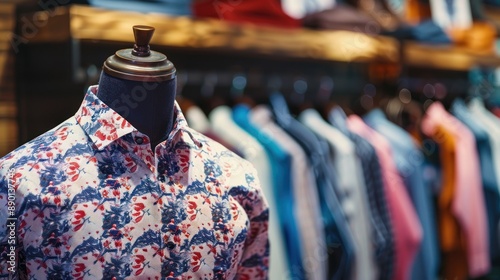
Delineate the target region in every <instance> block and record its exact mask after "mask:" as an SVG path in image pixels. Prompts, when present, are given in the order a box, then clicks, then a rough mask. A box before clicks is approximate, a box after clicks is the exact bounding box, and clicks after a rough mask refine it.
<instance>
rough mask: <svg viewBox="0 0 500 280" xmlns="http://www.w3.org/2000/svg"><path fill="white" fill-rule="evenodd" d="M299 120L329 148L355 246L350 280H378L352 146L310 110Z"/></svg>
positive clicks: (361, 182) (362, 186)
mask: <svg viewBox="0 0 500 280" xmlns="http://www.w3.org/2000/svg"><path fill="white" fill-rule="evenodd" d="M299 119H300V121H301V122H303V123H304V124H305V125H306V126H307V127H309V128H311V129H312V130H313V131H314V132H315V133H316V134H317V135H319V136H320V137H323V138H324V139H326V140H327V141H328V143H329V144H330V146H331V147H332V151H331V156H332V160H333V166H334V168H335V170H337V171H338V178H339V179H338V185H339V188H340V190H341V192H342V194H343V200H342V201H341V203H342V208H343V209H344V213H345V215H346V217H347V221H348V225H349V227H350V230H351V232H352V235H353V240H354V243H355V247H354V251H355V256H356V259H355V261H354V265H353V266H354V269H353V275H352V277H351V279H360V280H361V279H363V280H368V279H378V271H377V266H376V260H375V257H376V255H375V252H374V250H373V246H372V244H371V241H372V232H373V230H372V228H371V223H370V213H369V209H368V205H369V204H368V199H367V196H366V187H365V182H364V178H363V173H362V169H361V163H360V162H359V160H358V158H357V157H356V153H355V148H354V143H352V142H351V140H349V138H347V137H346V136H345V135H343V134H342V133H341V132H340V131H338V130H337V129H336V128H334V127H332V126H331V125H330V124H328V123H327V122H326V121H324V120H323V118H322V117H321V115H320V114H319V113H318V112H317V111H315V110H314V109H307V110H305V111H303V112H302V113H301V114H300V116H299Z"/></svg>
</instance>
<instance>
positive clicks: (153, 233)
mask: <svg viewBox="0 0 500 280" xmlns="http://www.w3.org/2000/svg"><path fill="white" fill-rule="evenodd" d="M97 90H98V88H97V87H96V86H94V87H91V88H90V89H89V91H88V92H87V94H86V96H85V99H84V101H83V103H82V105H81V107H80V109H79V110H78V112H77V113H76V115H75V116H73V117H71V118H69V119H68V120H67V121H65V122H64V123H62V124H61V125H59V126H57V127H56V128H54V129H52V130H50V131H48V132H47V133H45V134H43V135H41V136H39V137H37V138H35V139H34V140H32V141H30V142H28V143H27V144H25V145H23V146H21V147H19V148H18V149H16V150H15V151H13V152H12V153H10V154H8V155H7V156H5V157H4V158H3V159H1V160H0V205H1V207H0V240H1V251H2V253H3V252H6V251H8V250H10V248H9V246H10V245H9V244H8V240H9V236H10V232H9V231H8V229H7V228H6V225H7V222H8V221H10V219H11V218H15V219H16V222H17V231H16V237H17V238H16V242H17V244H16V246H17V250H18V252H19V254H18V260H24V261H25V262H19V265H18V267H17V272H18V273H19V274H20V277H21V279H23V278H22V277H29V278H30V279H58V278H61V279H69V278H80V277H82V278H92V279H125V278H134V279H138V278H141V279H146V278H151V279H153V278H163V279H175V278H186V279H187V278H193V279H200V278H210V279H232V278H234V277H239V278H246V279H266V278H267V270H268V267H267V263H268V254H269V248H268V237H267V220H268V209H267V203H266V201H265V199H264V197H263V195H262V191H261V190H260V186H259V181H258V179H257V177H256V172H255V169H254V168H253V167H252V166H251V165H250V164H249V163H248V162H247V161H245V160H242V159H241V158H239V157H238V156H236V155H235V154H234V153H232V152H230V151H228V150H227V149H225V148H224V147H223V146H221V145H219V144H218V143H216V142H214V141H212V140H210V139H208V138H206V137H204V136H203V135H201V134H199V133H198V132H196V131H194V130H192V129H191V128H189V127H188V126H187V125H186V121H185V119H184V116H183V115H182V113H181V111H180V109H179V107H178V105H177V104H176V105H175V108H174V112H175V113H174V117H175V122H174V125H173V129H172V132H171V133H170V134H169V136H168V138H167V140H165V141H163V142H162V143H160V144H158V145H157V146H156V147H155V149H154V151H152V150H151V147H150V142H149V138H148V137H147V136H146V135H144V134H142V133H140V132H139V131H137V130H136V129H135V128H134V127H133V126H132V125H131V124H130V123H128V122H127V121H126V120H125V119H124V118H122V117H121V116H120V115H119V114H118V113H116V112H115V111H113V110H112V109H110V108H109V107H107V106H106V105H105V104H104V103H103V102H102V101H100V100H99V99H98V98H97ZM12 190H15V202H16V203H15V210H14V211H12V212H8V211H7V209H8V208H7V205H8V201H9V200H8V199H9V195H11V191H12ZM0 264H1V268H0V273H1V275H2V276H5V275H6V274H8V271H7V269H8V263H7V262H6V260H5V259H2V261H1V263H0ZM22 274H27V275H24V276H23V275H22Z"/></svg>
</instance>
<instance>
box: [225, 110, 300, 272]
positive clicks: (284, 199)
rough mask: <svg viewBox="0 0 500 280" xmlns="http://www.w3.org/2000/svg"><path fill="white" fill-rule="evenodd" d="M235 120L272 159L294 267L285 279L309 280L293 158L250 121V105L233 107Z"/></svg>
mask: <svg viewBox="0 0 500 280" xmlns="http://www.w3.org/2000/svg"><path fill="white" fill-rule="evenodd" d="M233 119H234V122H235V123H237V124H238V125H239V126H240V127H241V128H243V129H244V130H246V131H247V132H248V133H250V134H251V135H253V136H254V137H255V138H256V139H257V140H258V141H259V143H260V144H261V145H262V146H263V147H264V148H265V149H266V152H267V154H268V156H269V159H270V160H271V174H272V179H273V188H274V193H275V198H276V199H277V201H276V203H277V206H278V216H279V221H280V229H281V231H282V235H283V236H284V243H285V248H286V252H287V254H286V255H287V260H288V263H289V265H290V271H289V273H290V274H287V275H285V276H286V277H289V278H295V279H305V275H304V268H303V265H302V251H301V248H302V245H301V243H302V240H301V239H300V236H299V226H298V225H297V218H296V216H295V213H294V210H293V209H294V208H295V206H294V205H295V197H294V195H293V190H292V187H291V186H292V182H291V178H292V171H291V156H290V155H289V154H288V153H287V152H286V151H285V150H283V148H282V147H281V146H280V145H278V144H277V143H276V141H275V140H274V139H273V138H272V137H270V136H269V135H267V134H266V133H263V132H262V131H261V130H260V128H259V129H257V127H256V126H255V125H254V124H253V123H252V122H250V109H249V108H248V107H247V106H246V105H236V106H235V107H234V108H233ZM271 246H272V245H271Z"/></svg>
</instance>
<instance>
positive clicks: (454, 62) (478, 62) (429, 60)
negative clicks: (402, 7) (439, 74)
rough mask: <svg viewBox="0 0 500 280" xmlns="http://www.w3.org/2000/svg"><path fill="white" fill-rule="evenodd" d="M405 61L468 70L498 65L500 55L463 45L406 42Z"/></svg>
mask: <svg viewBox="0 0 500 280" xmlns="http://www.w3.org/2000/svg"><path fill="white" fill-rule="evenodd" d="M403 63H404V64H406V65H408V66H413V67H424V68H431V69H440V70H455V71H467V70H469V69H471V68H473V67H475V66H483V67H498V66H500V57H499V56H497V55H495V54H492V53H489V52H474V51H471V50H469V49H466V48H463V47H456V46H442V45H440V46H436V45H423V44H418V43H414V42H405V43H404V47H403Z"/></svg>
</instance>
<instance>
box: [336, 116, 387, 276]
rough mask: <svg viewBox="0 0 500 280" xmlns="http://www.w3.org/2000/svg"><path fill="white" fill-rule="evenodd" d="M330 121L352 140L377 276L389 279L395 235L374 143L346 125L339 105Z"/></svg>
mask: <svg viewBox="0 0 500 280" xmlns="http://www.w3.org/2000/svg"><path fill="white" fill-rule="evenodd" d="M328 120H329V121H330V123H331V124H332V125H333V126H334V127H336V128H337V129H338V130H339V131H340V132H342V133H343V134H344V135H346V136H347V137H349V139H351V141H353V143H355V149H356V154H357V156H358V158H359V159H360V161H361V167H362V171H363V178H364V180H365V186H366V192H367V195H368V202H369V205H370V210H371V211H370V214H371V223H372V229H373V234H372V237H373V241H372V243H373V246H374V248H375V250H376V260H377V264H378V271H379V278H378V279H392V271H393V265H394V237H393V233H392V222H391V219H390V216H389V211H388V207H387V201H386V195H385V190H384V183H383V181H382V174H381V169H380V163H379V160H378V157H377V154H376V151H375V149H374V148H373V146H372V145H371V144H370V143H369V142H368V141H366V140H365V139H364V138H362V137H361V136H359V135H357V134H355V133H352V132H351V131H350V130H349V129H348V128H347V122H346V121H347V116H346V115H345V113H344V111H343V110H342V109H341V108H340V107H336V108H335V109H333V110H331V111H330V114H329V116H328Z"/></svg>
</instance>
